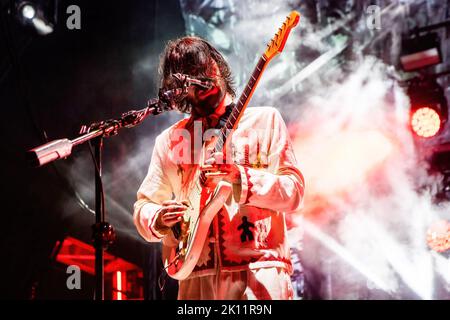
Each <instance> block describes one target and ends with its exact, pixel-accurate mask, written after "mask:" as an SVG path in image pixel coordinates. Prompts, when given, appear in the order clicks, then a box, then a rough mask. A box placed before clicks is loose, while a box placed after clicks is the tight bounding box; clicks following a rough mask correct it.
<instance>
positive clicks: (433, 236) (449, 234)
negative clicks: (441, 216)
mask: <svg viewBox="0 0 450 320" xmlns="http://www.w3.org/2000/svg"><path fill="white" fill-rule="evenodd" d="M427 243H428V246H429V247H430V248H431V249H433V250H434V251H436V252H445V251H447V250H449V249H450V222H448V221H446V220H439V221H436V222H434V223H433V224H432V225H431V226H430V227H429V228H428V231H427Z"/></svg>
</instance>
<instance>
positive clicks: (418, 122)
mask: <svg viewBox="0 0 450 320" xmlns="http://www.w3.org/2000/svg"><path fill="white" fill-rule="evenodd" d="M411 127H412V129H413V131H414V133H415V134H417V135H418V136H419V137H423V138H430V137H433V136H435V135H436V134H437V133H438V131H439V129H440V128H441V118H440V116H439V113H438V112H437V111H436V110H434V109H432V108H429V107H420V108H418V109H416V110H414V112H413V114H412V116H411Z"/></svg>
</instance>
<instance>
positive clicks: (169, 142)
mask: <svg viewBox="0 0 450 320" xmlns="http://www.w3.org/2000/svg"><path fill="white" fill-rule="evenodd" d="M187 122H188V120H187V119H185V120H181V121H180V122H178V123H176V124H175V125H173V126H171V127H170V128H168V129H166V130H164V131H163V132H162V133H161V134H160V135H159V136H158V137H157V138H156V141H155V146H154V150H153V155H152V159H151V163H150V167H149V170H148V174H147V176H146V177H145V179H144V181H143V182H142V185H141V186H140V188H139V190H138V192H137V201H136V203H135V204H134V222H135V225H136V227H137V230H138V231H139V233H140V234H141V236H142V237H143V238H144V239H146V240H147V241H150V242H154V241H161V240H162V239H163V238H164V236H163V235H162V234H160V233H159V232H158V231H157V230H155V217H156V213H157V211H158V209H159V208H160V204H161V203H162V202H163V201H164V200H169V199H173V198H177V199H182V195H183V193H185V192H187V190H185V189H183V186H184V185H185V182H186V181H183V179H186V177H187V176H188V174H186V172H187V171H189V167H191V168H192V167H193V166H192V165H183V164H177V163H176V161H174V150H175V148H174V145H176V144H174V142H173V140H177V141H178V137H177V138H174V137H173V132H174V129H175V128H183V126H184V125H185V124H186V123H187ZM255 133H256V134H255ZM231 141H232V152H233V154H232V158H233V161H234V162H235V163H237V164H239V169H240V171H241V185H240V186H234V191H235V192H234V196H233V197H232V198H231V199H230V200H229V201H228V202H227V204H226V205H225V206H224V208H223V209H222V210H221V211H220V212H219V213H218V214H217V215H216V217H215V218H214V221H213V223H212V225H211V228H210V233H209V237H208V238H207V240H206V242H205V246H204V249H203V253H202V255H201V256H200V258H199V261H198V263H197V266H196V267H195V269H194V271H193V273H192V274H191V275H190V277H195V276H201V275H210V274H214V273H215V272H216V271H217V270H221V271H240V270H244V269H248V268H250V269H255V268H264V267H281V268H285V269H286V270H287V271H288V272H292V266H291V261H290V251H289V245H288V241H287V238H286V237H287V230H286V222H285V218H284V215H285V213H288V212H293V211H296V210H298V209H299V208H300V206H301V204H302V201H303V194H304V180H303V176H302V174H301V173H300V171H299V170H298V169H297V168H296V160H295V156H294V152H293V150H292V145H291V142H290V139H289V135H288V131H287V128H286V125H285V123H284V121H283V119H282V117H281V115H280V113H279V112H278V110H276V109H275V108H272V107H253V108H247V109H246V110H245V111H244V114H243V116H242V118H241V120H240V122H239V124H238V127H237V130H236V131H235V132H234V133H233V135H232V140H231ZM181 143H183V142H181Z"/></svg>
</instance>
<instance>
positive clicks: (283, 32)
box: [264, 11, 300, 60]
mask: <svg viewBox="0 0 450 320" xmlns="http://www.w3.org/2000/svg"><path fill="white" fill-rule="evenodd" d="M299 20H300V14H299V13H298V12H297V11H292V12H291V13H290V14H289V15H288V16H287V17H286V20H284V22H283V25H282V26H281V28H280V29H278V32H277V33H276V34H275V36H274V37H273V38H272V40H270V42H269V44H268V45H267V49H266V51H265V52H264V56H265V57H266V59H267V60H270V59H272V58H273V57H274V56H276V55H277V54H278V53H280V52H281V51H283V48H284V45H285V44H286V40H287V38H288V36H289V33H290V32H291V30H292V29H293V28H294V27H295V26H296V25H297V24H298V21H299Z"/></svg>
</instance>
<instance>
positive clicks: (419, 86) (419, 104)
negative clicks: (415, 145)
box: [407, 77, 448, 138]
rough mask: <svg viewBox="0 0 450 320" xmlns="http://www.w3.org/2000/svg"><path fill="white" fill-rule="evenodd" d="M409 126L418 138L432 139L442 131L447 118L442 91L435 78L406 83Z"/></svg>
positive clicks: (414, 79) (417, 79)
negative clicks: (408, 103)
mask: <svg viewBox="0 0 450 320" xmlns="http://www.w3.org/2000/svg"><path fill="white" fill-rule="evenodd" d="M407 94H408V96H409V99H410V103H411V109H410V112H411V113H410V126H411V130H412V131H413V133H414V134H415V135H416V136H417V137H419V138H432V137H434V136H436V135H437V134H438V133H439V132H440V131H442V129H443V127H444V124H445V122H446V121H447V117H448V110H447V99H446V97H445V94H444V90H443V89H442V87H441V86H440V85H439V84H438V83H437V81H436V79H435V78H432V77H420V78H413V79H411V80H409V81H408V88H407Z"/></svg>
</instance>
